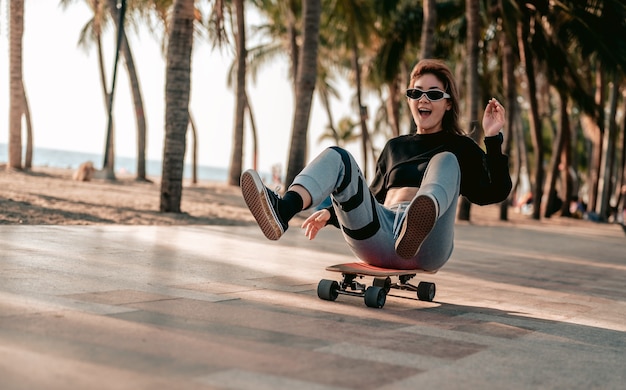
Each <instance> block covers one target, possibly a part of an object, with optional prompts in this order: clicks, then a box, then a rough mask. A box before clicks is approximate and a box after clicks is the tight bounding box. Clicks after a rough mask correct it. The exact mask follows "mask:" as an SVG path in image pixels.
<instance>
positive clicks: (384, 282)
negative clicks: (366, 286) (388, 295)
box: [372, 276, 391, 292]
mask: <svg viewBox="0 0 626 390" xmlns="http://www.w3.org/2000/svg"><path fill="white" fill-rule="evenodd" d="M372 286H376V287H382V288H384V289H385V292H389V290H391V278H390V277H389V276H387V277H386V278H374V280H373V282H372Z"/></svg>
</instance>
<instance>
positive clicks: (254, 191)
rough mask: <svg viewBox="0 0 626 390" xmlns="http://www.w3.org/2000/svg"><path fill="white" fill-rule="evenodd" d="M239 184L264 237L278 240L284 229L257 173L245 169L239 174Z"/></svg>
mask: <svg viewBox="0 0 626 390" xmlns="http://www.w3.org/2000/svg"><path fill="white" fill-rule="evenodd" d="M240 184H241V193H242V194H243V199H244V200H245V201H246V205H247V206H248V209H250V212H251V213H252V216H253V217H254V219H255V220H256V222H257V223H258V225H259V227H260V228H261V231H262V232H263V234H264V235H265V237H267V238H268V239H270V240H272V241H276V240H278V239H279V238H280V237H281V236H282V235H283V233H285V231H284V230H283V227H282V225H281V224H280V222H279V219H278V216H277V215H276V212H275V211H274V208H272V206H271V204H270V202H269V200H268V198H267V192H266V189H265V185H264V184H263V181H262V180H261V178H260V177H259V175H258V173H256V172H255V171H252V170H248V171H245V172H244V173H242V174H241V183H240Z"/></svg>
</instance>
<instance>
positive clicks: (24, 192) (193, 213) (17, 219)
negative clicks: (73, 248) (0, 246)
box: [0, 167, 254, 225]
mask: <svg viewBox="0 0 626 390" xmlns="http://www.w3.org/2000/svg"><path fill="white" fill-rule="evenodd" d="M72 175H73V171H72V170H70V169H59V168H49V167H34V168H33V169H32V170H30V171H23V172H9V171H7V170H6V169H5V168H4V167H0V224H27V225H105V224H120V225H242V224H252V223H253V221H254V219H253V218H252V216H251V215H250V213H249V212H248V210H247V208H246V207H245V203H244V202H243V198H242V197H241V194H240V191H239V188H238V187H233V186H228V185H226V184H224V183H212V182H211V183H209V182H206V183H198V184H196V185H192V184H191V183H190V182H189V183H185V184H184V189H183V199H182V204H181V209H182V210H183V212H182V213H180V214H178V213H161V212H159V196H160V194H159V192H160V183H159V181H158V178H151V180H153V182H151V183H147V182H138V181H136V180H135V179H134V177H131V176H119V175H118V177H117V180H116V181H108V180H103V179H92V180H91V181H87V182H79V181H75V180H72Z"/></svg>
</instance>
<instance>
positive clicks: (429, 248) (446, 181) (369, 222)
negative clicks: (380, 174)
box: [292, 147, 461, 271]
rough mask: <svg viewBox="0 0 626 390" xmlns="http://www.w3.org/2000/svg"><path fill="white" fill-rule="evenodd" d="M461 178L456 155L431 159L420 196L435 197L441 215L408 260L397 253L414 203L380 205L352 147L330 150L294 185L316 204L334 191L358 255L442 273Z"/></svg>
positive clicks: (450, 245)
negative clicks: (405, 219)
mask: <svg viewBox="0 0 626 390" xmlns="http://www.w3.org/2000/svg"><path fill="white" fill-rule="evenodd" d="M460 180H461V173H460V168H459V164H458V162H457V159H456V156H455V155H454V154H452V153H449V152H442V153H439V154H437V155H435V156H434V157H433V158H432V159H431V161H430V162H429V164H428V168H427V169H426V172H425V174H424V178H423V180H422V185H421V187H420V188H419V191H418V194H417V195H420V194H425V193H428V194H430V195H432V196H434V198H435V199H436V200H437V203H438V204H439V218H438V219H437V222H436V223H435V226H434V227H433V230H432V231H431V233H430V234H429V235H428V237H427V238H426V240H425V241H424V243H423V244H422V246H421V247H420V250H419V251H418V252H417V254H416V255H415V256H414V257H413V258H412V259H408V260H407V259H403V258H401V257H398V256H397V255H396V252H395V246H394V245H395V240H396V238H397V236H398V232H399V230H400V226H401V225H402V222H403V220H404V216H405V211H406V207H407V206H408V205H409V203H410V202H403V203H400V204H397V205H393V206H391V207H385V206H383V205H382V204H380V203H379V202H378V201H377V200H376V199H375V198H374V196H373V194H372V193H371V191H370V190H369V187H368V186H367V183H366V182H365V178H364V176H363V173H362V172H361V170H360V169H359V167H358V165H357V163H356V161H355V160H354V157H353V156H352V155H351V154H350V153H349V152H347V151H346V150H344V149H342V148H339V147H331V148H328V149H326V150H324V151H323V152H322V153H321V154H320V155H319V156H317V158H315V159H314V160H313V161H312V162H311V163H310V164H308V165H307V166H306V167H305V168H304V169H303V170H302V172H300V174H299V175H298V176H296V178H295V180H294V182H293V184H298V185H301V186H302V187H304V188H305V189H306V190H307V191H308V192H309V194H311V197H312V199H313V203H312V207H315V206H317V205H319V204H320V203H321V202H322V201H323V200H324V199H326V198H327V197H328V196H329V195H330V197H331V199H332V204H333V208H334V210H335V212H336V214H337V219H338V221H339V224H340V226H341V230H342V232H343V236H344V238H345V240H346V242H347V244H348V245H349V247H350V249H351V250H352V252H354V254H355V255H356V257H357V258H359V259H361V260H363V261H365V262H367V263H369V264H372V265H376V266H379V267H387V268H398V269H423V270H426V271H436V270H438V269H439V268H441V267H442V266H443V265H444V264H445V263H446V261H448V259H449V258H450V256H451V254H452V249H453V245H454V244H453V240H454V221H455V216H456V208H457V201H458V198H459V186H460ZM293 184H292V185H293Z"/></svg>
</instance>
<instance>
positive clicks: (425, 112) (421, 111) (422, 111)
mask: <svg viewBox="0 0 626 390" xmlns="http://www.w3.org/2000/svg"><path fill="white" fill-rule="evenodd" d="M417 112H419V114H420V116H421V117H424V118H425V117H427V116H429V115H430V114H431V113H432V111H431V110H428V109H426V108H420V109H418V110H417Z"/></svg>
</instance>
